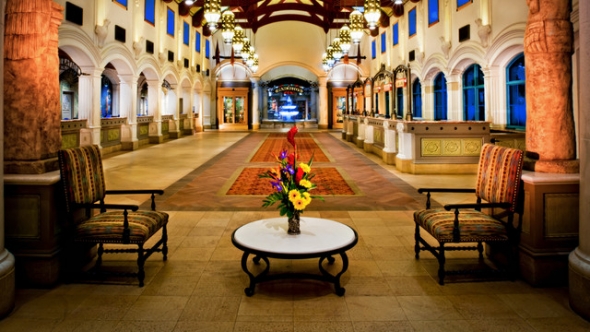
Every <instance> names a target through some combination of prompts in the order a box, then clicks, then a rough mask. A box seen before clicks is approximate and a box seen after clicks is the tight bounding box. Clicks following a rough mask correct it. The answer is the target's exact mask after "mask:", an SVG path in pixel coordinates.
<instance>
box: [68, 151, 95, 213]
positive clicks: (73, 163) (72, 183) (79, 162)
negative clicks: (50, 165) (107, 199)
mask: <svg viewBox="0 0 590 332" xmlns="http://www.w3.org/2000/svg"><path fill="white" fill-rule="evenodd" d="M58 157H59V170H60V173H61V180H62V183H63V185H64V190H65V197H66V208H67V210H68V212H70V211H72V206H73V205H75V204H85V203H94V202H96V201H98V200H101V199H104V196H105V190H106V189H105V181H104V173H103V169H102V158H101V155H100V149H99V148H98V146H96V145H87V146H82V147H78V148H72V149H65V150H60V151H59V152H58Z"/></svg>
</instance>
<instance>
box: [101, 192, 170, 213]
mask: <svg viewBox="0 0 590 332" xmlns="http://www.w3.org/2000/svg"><path fill="white" fill-rule="evenodd" d="M109 194H111V195H124V194H151V199H152V204H151V208H152V211H156V195H164V190H162V189H129V190H125V189H123V190H105V195H109Z"/></svg>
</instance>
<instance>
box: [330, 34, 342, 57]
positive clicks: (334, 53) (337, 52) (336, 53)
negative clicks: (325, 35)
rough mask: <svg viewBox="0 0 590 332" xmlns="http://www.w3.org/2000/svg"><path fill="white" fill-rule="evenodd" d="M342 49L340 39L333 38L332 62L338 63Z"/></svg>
mask: <svg viewBox="0 0 590 332" xmlns="http://www.w3.org/2000/svg"><path fill="white" fill-rule="evenodd" d="M342 55H343V53H342V47H341V46H340V38H338V37H336V38H334V41H332V56H333V57H334V60H336V61H338V60H340V59H341V58H342Z"/></svg>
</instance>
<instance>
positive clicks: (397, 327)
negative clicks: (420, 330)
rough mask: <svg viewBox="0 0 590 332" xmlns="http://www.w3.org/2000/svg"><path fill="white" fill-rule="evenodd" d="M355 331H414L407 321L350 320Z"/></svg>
mask: <svg viewBox="0 0 590 332" xmlns="http://www.w3.org/2000/svg"><path fill="white" fill-rule="evenodd" d="M352 324H353V325H354V330H355V332H391V331H396V332H398V331H399V332H405V331H408V332H410V331H414V329H413V328H412V325H411V324H410V322H409V321H391V322H352Z"/></svg>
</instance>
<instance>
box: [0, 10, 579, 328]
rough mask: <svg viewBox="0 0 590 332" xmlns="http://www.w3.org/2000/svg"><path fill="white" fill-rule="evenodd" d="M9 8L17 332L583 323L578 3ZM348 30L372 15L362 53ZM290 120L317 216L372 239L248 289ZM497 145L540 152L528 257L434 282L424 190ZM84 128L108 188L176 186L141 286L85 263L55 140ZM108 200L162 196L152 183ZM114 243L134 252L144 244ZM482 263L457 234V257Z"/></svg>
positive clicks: (9, 254)
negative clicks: (240, 234) (72, 233)
mask: <svg viewBox="0 0 590 332" xmlns="http://www.w3.org/2000/svg"><path fill="white" fill-rule="evenodd" d="M0 4H1V15H0V16H1V22H0V23H1V24H0V27H1V29H0V30H1V31H2V38H3V39H2V41H1V42H0V45H2V50H3V54H4V59H3V61H2V65H1V67H0V68H1V69H2V72H3V73H4V80H3V83H2V86H3V93H2V94H1V98H0V107H1V108H0V113H2V115H3V116H2V120H1V121H2V122H1V125H0V131H1V132H2V137H3V139H2V143H3V149H2V151H1V153H2V156H3V161H4V167H3V173H2V178H3V186H2V194H1V196H2V198H3V199H2V204H1V205H0V212H1V213H0V215H2V217H1V218H0V331H23V330H24V331H111V330H112V331H375V330H376V331H398V330H400V331H406V330H407V331H457V330H459V331H588V330H590V321H589V318H590V219H589V218H588V216H589V215H590V214H589V213H588V212H589V206H590V204H588V203H589V201H590V194H589V191H588V187H587V185H586V183H587V182H588V181H585V180H584V179H586V178H588V175H587V172H588V166H587V165H588V162H587V156H588V153H589V152H588V149H589V146H590V144H589V143H588V136H589V134H588V129H587V128H588V126H589V120H588V116H587V114H588V112H587V109H589V108H590V94H587V93H584V91H585V90H584V87H585V86H588V84H590V65H589V64H588V63H590V62H589V61H587V57H588V54H589V53H590V51H589V50H590V38H589V37H588V36H590V31H588V30H589V29H590V28H589V27H590V23H589V20H590V4H588V3H586V2H585V1H577V0H572V1H569V0H558V1H548V0H531V1H528V0H527V1H524V0H519V1H512V0H494V1H491V0H452V1H439V0H394V1H388V0H382V1H374V0H367V1H365V5H364V6H363V4H362V3H361V2H358V3H357V1H354V0H346V1H339V2H332V1H321V0H309V1H308V0H293V1H287V2H284V1H275V0H271V1H269V2H254V1H252V2H248V3H243V2H240V3H239V4H238V3H234V2H229V1H225V0H198V1H188V0H135V1H127V0H96V1H93V2H89V1H87V0H71V1H65V0H33V1H28V2H22V1H20V0H1V1H0ZM507 8H509V9H510V10H506V9H507ZM212 11H216V13H217V14H219V15H218V16H219V17H215V15H213V16H212V15H211V12H212ZM361 12H362V14H361ZM376 13H378V14H379V15H377V19H376V20H375V15H373V16H371V14H376ZM215 20H219V21H218V22H217V23H216V24H213V23H214V22H213V21H215ZM22 22H28V23H29V24H23V23H22ZM359 24H360V26H359ZM238 26H239V27H238ZM348 27H350V30H351V31H352V32H357V33H360V34H356V35H355V36H356V37H358V38H353V37H351V40H350V45H349V46H350V48H346V50H345V48H343V45H344V44H346V43H345V41H346V40H347V33H346V29H347V28H348ZM240 29H243V31H242V35H241V37H240V38H241V39H240V38H237V37H236V38H233V37H232V38H228V37H227V34H226V33H227V32H229V31H230V30H231V32H232V34H233V36H234V37H235V36H236V35H238V31H240ZM246 42H247V43H246ZM237 45H241V47H242V49H241V50H238V49H237V48H236V46H237ZM246 50H248V51H247V52H246ZM338 50H340V51H342V52H340V51H338ZM240 52H241V54H240ZM339 53H340V54H339ZM525 61H526V66H525ZM525 73H526V78H525V76H524V75H525ZM32 96H34V97H32ZM281 112H282V113H281ZM295 112H297V113H295ZM293 126H297V127H298V129H299V133H298V134H297V140H298V141H297V142H298V144H299V146H301V148H302V150H301V151H303V150H305V151H306V153H311V155H313V156H314V162H313V170H314V171H316V172H318V174H319V175H318V177H317V179H316V180H318V181H320V182H321V181H324V182H323V183H320V184H321V188H318V189H317V190H318V192H319V193H321V196H322V197H323V200H320V199H313V200H312V202H311V203H310V204H309V205H308V206H307V207H306V208H305V211H304V213H303V214H302V215H301V218H302V232H305V225H306V223H307V222H312V221H313V220H317V219H316V218H320V219H322V220H329V221H334V222H337V223H338V225H342V226H343V227H346V229H348V227H350V229H353V230H354V234H355V235H356V236H355V239H356V240H357V241H356V242H355V244H354V245H353V246H352V248H347V250H348V251H347V252H346V254H347V258H346V259H345V258H344V257H343V256H341V255H338V254H336V255H334V258H335V261H334V262H333V264H329V263H332V262H331V258H328V259H327V261H328V262H324V263H323V265H321V266H320V271H323V270H322V269H324V268H325V269H326V270H327V273H330V274H336V273H338V272H339V271H342V272H343V273H342V275H339V276H338V278H339V282H338V283H336V285H334V284H332V283H331V282H325V281H321V280H315V279H313V278H311V279H307V278H287V279H279V280H272V281H268V282H260V283H257V284H256V285H255V287H253V288H250V289H249V290H248V288H247V287H249V285H250V280H249V275H248V273H249V272H248V271H255V272H263V273H264V266H265V262H264V258H262V261H260V264H257V263H258V258H260V257H256V258H254V259H253V260H247V261H246V260H245V259H244V257H245V256H243V254H244V253H243V251H242V250H243V247H240V246H239V245H238V246H236V242H235V238H233V234H234V231H235V230H236V229H238V228H240V227H242V226H244V225H247V224H249V223H251V222H254V221H260V220H267V219H272V218H277V217H278V216H279V210H278V209H277V208H276V206H271V207H263V206H262V205H263V200H264V198H265V195H266V193H267V191H264V190H262V189H261V185H260V183H261V182H260V179H257V174H260V173H259V172H263V171H264V169H268V168H269V167H272V165H274V162H273V159H272V155H273V154H278V153H279V152H280V150H281V148H282V147H284V145H283V144H284V141H285V140H284V138H285V137H286V133H287V131H288V130H289V129H290V128H292V127H293ZM281 142H283V143H281ZM486 143H495V144H497V145H502V146H507V147H512V148H517V149H521V150H523V151H524V152H525V155H526V156H525V165H524V172H523V176H522V180H523V182H522V185H523V194H524V204H523V205H524V212H523V214H522V215H520V217H522V218H521V220H519V221H522V229H520V231H521V233H520V243H519V247H518V258H519V261H518V263H519V271H518V274H517V275H516V277H515V278H514V280H510V278H506V277H505V276H503V275H500V276H498V275H494V274H491V275H484V276H479V275H475V276H474V275H470V274H467V275H457V276H454V275H453V276H448V278H447V279H446V280H445V284H444V285H441V284H440V283H439V280H438V276H437V268H438V264H437V259H436V258H435V257H434V256H433V255H431V254H430V253H427V252H423V253H421V255H420V258H419V259H416V257H415V251H414V250H415V247H414V245H415V236H414V230H415V228H416V226H415V222H414V218H413V214H414V211H416V210H418V209H422V208H424V206H425V202H426V197H425V195H422V194H419V193H418V188H424V187H454V188H469V187H474V185H475V183H476V181H477V175H476V167H477V165H478V161H479V160H478V156H479V154H477V153H475V152H477V151H475V152H474V150H473V149H474V147H475V150H478V151H479V149H480V148H481V147H482V146H483V145H484V144H486ZM89 145H96V146H98V148H99V149H100V152H101V155H102V158H103V166H104V173H105V179H106V187H107V189H111V190H117V189H144V188H146V187H149V188H157V189H163V190H164V194H163V195H162V196H158V197H157V198H156V202H157V208H158V210H159V211H162V212H166V213H167V214H168V215H169V221H168V225H167V232H168V252H167V259H166V260H162V255H161V254H160V253H154V254H153V255H151V256H150V257H149V259H148V260H147V261H146V263H145V281H144V282H145V285H144V286H143V287H138V282H137V281H138V280H137V278H133V277H131V278H128V277H121V276H111V275H109V276H99V277H97V276H91V277H90V278H86V277H83V276H81V275H78V274H77V273H74V272H78V270H76V269H75V271H72V270H68V269H69V268H70V266H69V265H68V264H66V263H67V260H68V259H69V258H70V257H71V254H72V251H68V247H67V246H66V245H65V244H66V243H68V241H69V240H71V239H69V238H64V237H66V235H65V234H67V232H66V230H67V227H68V226H67V222H66V219H65V218H64V215H65V214H66V213H65V207H64V204H63V197H62V194H63V187H62V183H61V178H60V171H59V162H58V152H59V151H60V150H63V149H69V148H76V147H81V146H89ZM457 146H459V147H461V148H460V149H457V150H453V147H457ZM443 147H444V149H443ZM269 156H270V159H268V158H269ZM306 156H307V155H306ZM326 179H328V180H326ZM432 199H433V201H434V204H435V205H436V206H441V205H444V204H455V203H466V202H473V200H474V195H473V194H450V193H438V194H435V195H434V196H433V198H432ZM107 203H122V204H133V205H137V206H139V207H140V208H141V209H149V208H150V203H149V197H148V195H139V196H131V195H120V196H118V197H116V199H113V198H112V197H108V198H107ZM306 218H309V219H307V221H306ZM285 221H286V218H285ZM282 227H283V226H279V228H282ZM284 227H285V230H286V222H285V225H284ZM160 232H161V231H159V232H158V233H156V235H155V236H153V237H152V238H151V239H150V240H149V241H148V244H152V243H154V242H155V241H157V240H156V239H157V238H159V235H160V234H161V233H160ZM357 236H358V237H357ZM427 241H433V239H431V238H428V239H427ZM320 242H321V241H320ZM108 247H114V248H118V246H108ZM88 253H89V254H90V255H88V256H86V251H84V252H80V254H81V255H80V256H84V258H86V259H87V261H90V263H92V261H93V260H95V259H96V257H94V254H95V249H93V250H90V251H88ZM338 253H340V252H338ZM488 253H489V252H488V251H487V249H486V254H488ZM79 258H80V257H79ZM282 258H283V259H278V258H270V262H271V264H272V269H271V272H272V273H275V272H277V273H281V272H284V273H295V274H297V273H305V274H316V273H318V262H317V260H316V259H291V258H292V257H289V258H287V259H285V258H284V257H282ZM494 258H497V257H489V258H488V257H486V259H485V262H486V263H487V264H488V265H494V264H496V263H499V262H498V261H496V260H495V259H494ZM322 259H324V258H322ZM103 260H104V261H103V264H102V267H103V268H104V269H105V270H109V271H123V272H128V271H133V270H135V269H136V268H137V256H136V255H132V254H127V253H123V254H115V255H111V254H107V255H105V256H104V257H103ZM81 261H83V260H81ZM77 262H78V263H81V262H80V261H77ZM476 262H477V253H472V252H463V251H457V252H448V253H447V265H448V266H449V267H464V266H472V265H473V264H474V263H476ZM70 263H71V261H70ZM320 264H322V260H320ZM325 279H326V278H325ZM327 279H329V278H327ZM339 287H342V288H339Z"/></svg>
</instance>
